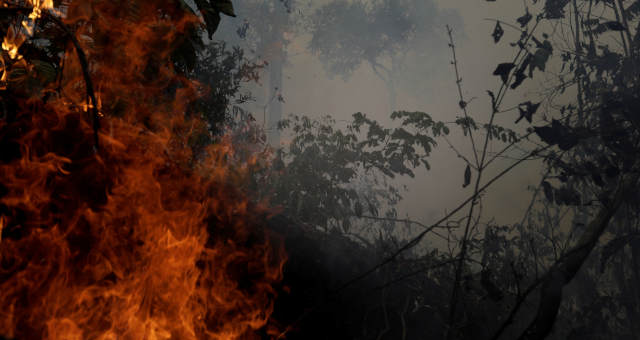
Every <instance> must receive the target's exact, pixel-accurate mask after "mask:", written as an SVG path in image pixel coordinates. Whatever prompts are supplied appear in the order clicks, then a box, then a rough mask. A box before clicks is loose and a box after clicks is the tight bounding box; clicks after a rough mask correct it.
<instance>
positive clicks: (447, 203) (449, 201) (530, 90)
mask: <svg viewBox="0 0 640 340" xmlns="http://www.w3.org/2000/svg"><path fill="white" fill-rule="evenodd" d="M322 1H326V0H322ZM435 1H436V3H437V5H438V6H439V7H440V8H441V9H446V10H450V11H455V12H456V13H457V14H458V15H459V17H460V18H461V20H460V21H458V22H457V24H456V23H452V29H453V32H454V33H453V36H454V40H455V46H456V53H457V59H458V65H459V69H460V75H461V78H462V86H463V89H464V93H463V95H464V96H465V100H466V101H468V102H469V106H468V109H469V112H470V114H471V115H472V117H474V119H475V120H476V121H478V122H486V120H487V119H488V117H489V114H490V106H491V103H490V99H489V97H488V95H487V92H486V91H487V90H493V91H496V90H497V89H498V88H499V85H500V81H499V78H498V77H496V76H493V75H492V72H493V70H494V69H495V67H496V65H497V64H499V63H502V62H508V61H511V59H512V58H513V56H514V54H515V52H516V51H515V49H514V48H512V47H510V46H509V44H508V42H509V41H515V40H517V37H518V36H519V33H518V32H516V31H514V30H511V29H510V28H508V27H505V36H504V37H503V38H502V39H503V40H502V41H501V43H499V44H495V43H494V41H493V38H492V37H491V32H492V31H493V28H494V26H495V21H491V20H487V19H501V20H504V21H507V22H511V23H515V19H516V18H517V17H519V16H521V15H522V14H524V12H525V10H524V6H525V4H524V2H523V1H512V0H509V1H506V0H502V1H501V0H498V1H495V2H488V1H480V0H475V1H471V0H435ZM539 3H541V2H539ZM530 5H531V4H530ZM538 6H539V4H538ZM304 10H305V8H302V9H301V12H300V13H302V14H304V12H303V11H304ZM531 10H532V13H536V11H535V8H531ZM225 19H226V20H229V19H230V18H225ZM231 20H236V21H235V22H234V21H227V22H223V31H224V25H231V26H232V27H233V26H234V25H237V22H239V21H240V20H242V18H235V19H231ZM454 24H455V25H454ZM437 29H439V30H440V31H439V32H437V33H438V34H439V35H440V36H441V37H442V39H441V41H436V42H432V43H433V46H429V48H428V51H430V52H428V53H427V54H426V55H424V56H423V59H420V60H418V61H417V64H414V65H406V67H407V68H409V73H411V68H412V67H415V68H416V70H420V72H422V73H420V77H419V79H417V80H416V79H411V80H409V79H407V81H406V82H405V84H404V85H402V86H400V87H399V89H398V99H397V109H400V110H408V111H423V112H427V113H429V114H431V115H432V117H433V118H434V119H435V120H442V121H453V120H455V118H456V117H458V116H461V115H462V112H461V110H460V108H459V106H458V102H459V97H458V92H457V88H456V83H455V75H454V73H453V67H452V65H451V64H450V63H449V61H450V60H451V58H450V53H451V50H450V49H449V47H448V44H447V40H446V29H445V27H439V28H437ZM549 29H550V28H549ZM307 44H308V36H304V35H301V36H295V37H294V38H293V40H292V41H291V43H290V45H289V46H288V55H289V60H288V64H287V65H286V67H285V69H284V77H283V79H284V84H283V90H282V93H283V97H284V99H285V103H284V105H283V110H284V112H283V113H284V115H285V116H286V115H288V114H298V115H309V116H313V117H320V116H323V115H331V116H333V117H334V118H335V119H336V120H337V121H338V124H341V123H342V124H345V122H346V121H348V120H349V119H350V117H351V115H352V114H353V113H355V112H364V113H367V114H368V115H369V116H370V117H374V118H376V119H377V120H379V121H380V122H382V123H383V124H385V123H389V121H390V120H389V115H390V112H389V98H388V95H387V89H386V87H385V84H384V83H383V82H382V81H381V80H380V79H379V78H377V77H376V76H375V74H374V73H373V72H372V71H371V70H370V69H369V68H368V67H360V68H359V69H357V70H356V72H354V74H353V75H352V76H351V77H349V78H348V79H343V78H342V77H330V76H329V75H328V74H327V73H326V72H325V70H324V69H323V67H322V63H321V62H320V61H319V60H318V59H317V58H316V57H315V56H313V55H311V54H310V53H309V51H308V50H307V48H306V47H307ZM425 70H427V71H428V72H427V73H425ZM544 82H545V79H536V78H535V77H534V79H533V80H532V81H528V84H527V83H525V84H526V85H523V86H521V87H520V88H518V89H517V90H516V91H513V92H510V93H509V94H508V95H507V99H506V100H505V103H504V105H503V108H508V107H513V106H515V105H517V104H518V103H520V102H524V101H527V100H532V101H535V100H536V99H537V98H538V97H539V92H540V91H541V89H542V88H544V87H545V84H544ZM264 83H267V84H268V82H267V81H265V82H264ZM260 105H261V104H260V103H256V106H255V108H258V107H260ZM255 108H254V110H255ZM516 112H517V111H511V112H508V113H504V114H500V115H499V116H498V117H497V121H496V122H497V123H498V124H501V125H503V126H505V127H510V128H514V129H515V130H516V131H520V132H522V131H524V130H525V129H526V127H527V126H528V125H527V124H526V123H522V122H521V123H520V124H519V125H518V126H516V125H514V124H513V122H514V121H515V119H516V118H517V116H516ZM258 118H259V119H260V118H261V117H258ZM534 123H535V121H534ZM450 141H451V142H452V144H453V145H454V146H455V147H456V149H458V150H459V151H460V152H461V153H463V154H465V155H466V156H467V157H469V159H471V158H472V154H471V149H470V143H469V140H468V139H467V138H466V137H464V136H462V134H461V133H456V134H454V135H452V136H451V137H450ZM477 141H478V143H480V141H481V139H480V138H478V139H477ZM499 146H500V145H495V147H494V148H493V149H497V148H498V147H499ZM517 155H518V153H514V154H512V156H514V157H516V156H517ZM511 162H512V161H511V160H508V159H506V160H501V161H498V162H496V163H495V164H494V167H493V168H491V169H489V170H488V171H487V173H486V174H485V177H484V178H485V179H488V178H490V177H492V175H493V174H496V173H497V172H499V171H500V170H502V169H503V168H504V167H506V166H508V165H509V164H510V163H511ZM430 163H431V166H432V169H431V170H430V171H428V172H427V171H422V170H420V171H418V172H416V178H413V179H411V178H403V179H400V180H399V181H398V184H401V185H407V186H408V187H409V190H408V191H406V192H404V193H403V196H404V198H405V199H404V200H403V201H402V202H401V203H400V206H399V211H400V215H401V216H402V217H407V216H408V217H409V218H411V219H415V220H418V221H421V222H423V223H425V224H428V223H432V222H435V221H436V220H437V219H439V218H440V217H442V216H443V215H444V214H445V213H446V211H450V210H451V209H452V208H454V207H455V206H457V205H458V204H459V203H460V202H462V201H463V200H464V199H466V198H467V197H469V196H470V195H471V194H472V190H473V188H472V185H471V186H468V187H467V188H462V182H463V173H464V168H465V163H464V161H463V160H461V159H460V158H458V157H457V156H456V155H455V153H454V152H453V151H452V149H451V148H450V147H449V146H448V145H447V144H446V143H445V142H444V141H443V140H442V141H440V142H439V145H438V147H437V148H436V150H435V152H434V153H433V154H432V156H431V161H430ZM541 169H542V168H541V164H540V163H539V162H536V161H532V162H526V163H524V164H523V165H520V166H519V167H518V168H516V170H514V171H512V172H511V173H509V174H508V175H506V176H505V177H504V178H503V179H501V180H500V181H498V182H497V183H496V184H495V185H494V186H492V187H491V188H490V189H489V191H488V192H487V194H486V195H485V196H484V198H483V202H484V204H483V212H484V213H485V216H487V217H489V216H493V217H495V221H496V223H499V224H510V223H514V222H518V221H520V219H521V217H522V214H523V212H524V211H525V210H526V208H527V206H528V205H529V202H530V199H531V193H532V192H531V191H530V190H527V188H528V187H529V186H537V184H539V182H540V178H541V177H540V172H541ZM472 183H473V181H472Z"/></svg>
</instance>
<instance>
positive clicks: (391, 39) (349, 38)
mask: <svg viewBox="0 0 640 340" xmlns="http://www.w3.org/2000/svg"><path fill="white" fill-rule="evenodd" d="M450 21H457V16H456V15H453V14H451V13H448V12H446V11H443V10H441V9H439V8H438V7H437V5H436V4H435V3H434V2H433V1H414V0H402V1H389V0H376V1H370V2H369V1H360V0H358V1H350V0H337V1H331V2H329V3H327V4H324V5H322V6H320V7H319V8H318V9H316V11H315V12H314V14H313V15H312V16H311V18H310V25H309V26H310V27H309V31H310V33H311V36H312V37H311V41H310V42H309V49H310V51H311V52H312V53H313V54H315V55H317V56H318V57H319V58H320V60H321V61H322V62H323V63H324V66H325V69H326V71H327V73H328V74H330V75H339V76H341V77H342V78H344V79H346V78H348V77H349V76H350V75H351V74H352V73H353V72H354V71H355V70H356V69H357V68H359V67H360V66H361V65H362V64H367V65H368V66H369V67H371V69H372V71H373V72H374V73H375V74H376V76H378V77H379V78H380V79H381V80H382V81H383V82H384V83H385V85H386V86H387V89H388V92H389V106H390V112H393V111H395V110H396V109H397V107H396V96H397V94H396V92H397V87H398V83H399V81H400V80H401V79H402V77H403V76H406V75H407V73H404V72H403V71H405V70H403V64H406V63H407V62H408V61H409V60H410V58H411V57H414V58H415V56H418V59H420V60H423V62H422V64H427V63H424V58H431V59H437V58H438V57H437V56H436V55H437V54H436V53H434V51H433V48H432V47H433V46H434V45H435V43H434V41H435V42H443V38H444V37H443V36H441V35H440V34H439V32H442V26H444V23H445V22H450ZM410 67H411V70H406V71H408V72H409V73H415V72H416V68H418V67H420V66H419V65H417V64H412V65H411V66H410Z"/></svg>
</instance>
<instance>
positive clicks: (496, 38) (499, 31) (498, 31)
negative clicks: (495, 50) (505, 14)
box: [491, 21, 504, 44]
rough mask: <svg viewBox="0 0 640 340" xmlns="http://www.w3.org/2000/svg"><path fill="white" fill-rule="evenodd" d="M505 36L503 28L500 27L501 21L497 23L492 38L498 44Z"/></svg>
mask: <svg viewBox="0 0 640 340" xmlns="http://www.w3.org/2000/svg"><path fill="white" fill-rule="evenodd" d="M503 35H504V30H503V29H502V26H500V21H498V22H496V26H495V28H494V29H493V33H491V36H492V37H493V41H494V42H495V43H496V44H497V43H498V42H499V41H500V38H502V36H503Z"/></svg>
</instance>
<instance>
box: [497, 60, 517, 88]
mask: <svg viewBox="0 0 640 340" xmlns="http://www.w3.org/2000/svg"><path fill="white" fill-rule="evenodd" d="M514 67H516V65H515V64H514V63H502V64H500V65H498V67H496V70H495V71H493V75H494V76H500V78H501V79H502V82H503V83H507V80H508V79H509V72H511V70H512V69H513V68H514Z"/></svg>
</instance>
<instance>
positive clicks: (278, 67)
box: [267, 49, 284, 147]
mask: <svg viewBox="0 0 640 340" xmlns="http://www.w3.org/2000/svg"><path fill="white" fill-rule="evenodd" d="M276 54H277V55H275V56H274V58H273V59H272V60H271V61H270V64H269V101H270V102H269V110H268V114H269V118H268V123H267V142H268V143H269V144H270V145H272V146H274V147H276V146H278V145H280V130H278V122H279V121H280V120H281V119H282V101H281V98H282V64H283V59H284V55H283V54H284V53H283V51H282V49H280V50H279V51H277V53H276Z"/></svg>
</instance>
